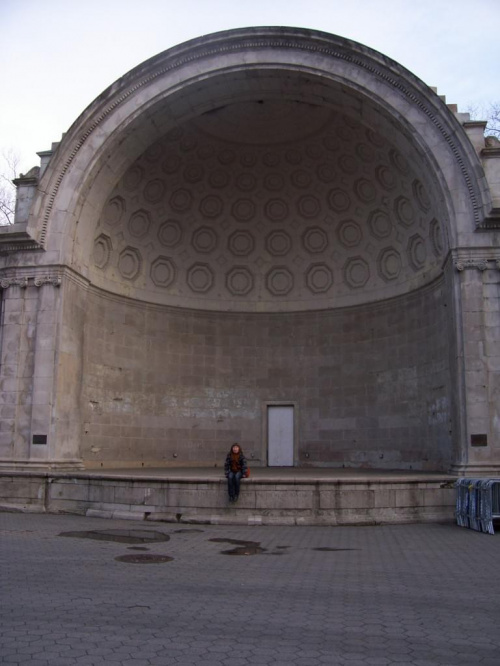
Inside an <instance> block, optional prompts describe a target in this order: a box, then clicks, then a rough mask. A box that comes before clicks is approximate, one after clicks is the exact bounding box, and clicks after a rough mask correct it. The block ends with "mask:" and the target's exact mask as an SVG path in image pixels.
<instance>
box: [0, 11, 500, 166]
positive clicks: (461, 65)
mask: <svg viewBox="0 0 500 666" xmlns="http://www.w3.org/2000/svg"><path fill="white" fill-rule="evenodd" d="M257 25H272V26H276V25H288V26H296V27H305V28H313V29H317V30H324V31H326V32H330V33H333V34H336V35H341V36H342V37H348V38H349V39H353V40H355V41H358V42H361V43H362V44H366V45H367V46H370V47H371V48H373V49H376V50H378V51H381V52H382V53H384V54H385V55H387V56H389V57H391V58H393V59H394V60H396V61H398V62H399V63H400V64H402V65H403V66H405V67H406V68H407V69H409V70H410V71H412V72H413V73H414V74H415V75H417V76H418V77H419V78H421V79H422V80H423V81H424V82H425V83H427V84H428V85H430V86H436V87H437V88H438V92H439V94H444V95H446V98H447V101H448V102H450V103H456V104H458V106H459V109H460V110H462V111H466V110H467V108H468V107H469V106H470V105H471V104H478V105H485V104H487V103H488V102H492V101H499V100H500V67H499V63H500V37H499V28H500V0H350V2H349V0H78V1H77V0H0V27H1V33H0V34H1V35H2V38H1V41H0V63H1V65H0V90H1V102H0V152H4V151H5V150H6V149H9V148H12V149H13V150H14V151H15V152H17V153H18V155H19V156H20V159H21V162H20V165H19V170H20V171H27V170H28V169H29V168H30V167H31V166H34V165H35V164H38V157H37V156H36V152H37V151H41V150H47V149H49V148H50V145H51V143H52V142H53V141H59V140H60V138H61V134H62V133H63V132H64V131H66V130H67V129H68V128H69V126H70V125H71V124H72V122H73V121H74V120H75V119H76V118H77V117H78V116H79V115H80V113H81V112H82V111H83V110H84V109H85V108H86V107H87V106H88V105H89V104H90V103H91V102H92V101H93V99H94V98H95V97H97V96H98V95H99V94H100V93H101V92H102V91H103V90H104V89H105V88H107V87H108V86H109V85H110V84H111V83H113V81H115V80H116V79H117V78H119V77H120V76H122V75H123V74H125V73H126V72H127V71H128V70H130V69H132V68H133V67H135V66H136V65H138V64H139V63H141V62H142V61H143V60H146V59H147V58H150V57H151V56H153V55H155V54H157V53H160V52H161V51H164V50H165V49H168V48H170V47H171V46H174V45H176V44H179V43H181V42H183V41H186V40H187V39H191V38H194V37H199V36H200V35H203V34H207V33H210V32H215V31H218V30H226V29H230V28H239V27H246V26H257Z"/></svg>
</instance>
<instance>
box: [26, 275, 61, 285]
mask: <svg viewBox="0 0 500 666" xmlns="http://www.w3.org/2000/svg"><path fill="white" fill-rule="evenodd" d="M33 279H34V283H35V287H41V286H42V285H44V284H51V285H52V286H53V287H60V286H61V282H62V278H61V276H60V275H44V276H41V277H36V278H33Z"/></svg>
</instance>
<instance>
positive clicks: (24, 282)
mask: <svg viewBox="0 0 500 666" xmlns="http://www.w3.org/2000/svg"><path fill="white" fill-rule="evenodd" d="M14 285H17V286H18V287H21V289H26V287H27V286H28V278H27V277H23V278H2V280H1V281H0V286H1V287H2V289H8V288H9V287H13V286H14Z"/></svg>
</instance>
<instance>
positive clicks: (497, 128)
mask: <svg viewBox="0 0 500 666" xmlns="http://www.w3.org/2000/svg"><path fill="white" fill-rule="evenodd" d="M467 113H469V114H470V117H471V119H472V120H486V129H485V130H484V135H485V136H496V137H497V138H499V139H500V102H490V103H489V104H488V105H486V106H481V105H479V104H469V106H468V107H467Z"/></svg>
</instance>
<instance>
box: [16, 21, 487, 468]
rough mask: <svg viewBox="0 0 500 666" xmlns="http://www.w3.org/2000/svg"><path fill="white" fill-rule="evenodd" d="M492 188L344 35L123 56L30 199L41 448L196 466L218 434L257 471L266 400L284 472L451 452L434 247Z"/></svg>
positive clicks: (452, 139) (452, 430) (456, 352)
mask: <svg viewBox="0 0 500 666" xmlns="http://www.w3.org/2000/svg"><path fill="white" fill-rule="evenodd" d="M491 202H492V197H491V195H490V192H489V189H488V186H487V182H486V179H485V177H484V174H483V172H482V169H481V166H480V163H479V160H478V156H477V152H476V150H475V149H474V146H473V145H472V143H471V142H470V140H469V138H468V136H467V134H466V133H465V132H464V131H463V128H462V126H461V125H460V123H459V122H458V120H457V117H456V115H455V114H454V113H453V112H452V111H451V110H450V109H449V108H448V107H447V106H446V104H445V103H444V101H443V100H442V99H441V98H439V97H438V96H437V95H436V94H435V93H434V92H433V91H432V90H431V89H429V88H428V87H427V86H425V85H424V84H423V83H422V82H421V81H420V80H418V79H417V78H416V77H414V76H413V75H412V74H411V73H410V72H408V71H407V70H405V69H404V68H403V67H402V66H400V65H399V64H397V63H395V62H394V61H392V60H390V59H388V58H386V57H385V56H383V55H382V54H380V53H377V52H375V51H373V50H371V49H369V48H367V47H364V46H362V45H360V44H356V43H353V42H351V41H348V40H345V39H342V38H340V37H335V36H332V35H328V34H325V33H320V32H314V31H309V30H302V29H292V28H255V29H242V30H234V31H228V32H224V33H217V34H214V35H209V36H206V37H202V38H200V39H197V40H192V41H191V42H187V43H186V44H182V45H180V46H178V47H175V48H173V49H170V50H169V51H166V52H164V53H162V54H160V55H158V56H156V57H155V58H152V59H151V60H149V61H147V62H145V63H143V64H142V65H140V66H139V67H137V68H135V69H134V70H132V71H131V72H129V73H128V74H127V75H125V76H124V77H122V78H121V79H120V80H118V81H117V82H116V83H115V84H113V85H112V86H111V87H110V88H109V89H108V90H106V91H105V92H104V93H103V94H102V95H101V96H100V97H99V98H97V99H96V100H95V102H93V103H92V104H91V105H90V106H89V107H88V109H86V110H85V111H84V112H83V114H82V115H81V116H80V117H79V118H78V119H77V120H76V121H75V123H74V124H73V126H72V127H71V128H70V129H69V131H68V132H67V134H66V135H65V136H64V138H63V140H62V142H61V143H60V144H59V146H58V147H57V149H56V151H55V153H54V155H52V157H51V159H50V161H49V163H48V166H47V168H46V169H45V172H44V174H43V176H42V178H41V180H40V183H39V187H38V193H37V194H36V196H35V198H34V201H33V203H32V205H31V208H30V215H29V218H28V221H27V233H29V234H30V236H31V238H33V239H34V240H36V241H37V242H38V244H39V245H40V246H41V247H42V248H43V250H44V252H43V255H40V254H38V255H37V256H38V257H40V256H42V257H43V258H42V259H41V260H40V259H38V261H39V263H40V265H44V266H48V267H50V266H52V267H53V266H58V267H59V268H58V272H59V274H61V275H63V281H62V287H63V289H62V290H60V296H59V297H58V302H57V304H56V305H54V306H53V307H54V311H55V312H57V321H58V323H57V336H58V341H57V345H56V349H55V353H56V356H57V359H58V361H57V363H56V364H55V366H54V375H53V378H52V380H51V384H50V392H51V399H50V401H48V404H47V405H46V416H45V417H44V418H45V420H43V418H42V420H41V421H40V423H42V422H43V423H44V426H43V427H44V428H45V429H46V430H47V432H50V436H49V437H48V442H49V444H48V446H49V447H50V446H52V447H53V448H52V452H50V451H49V449H47V451H46V453H44V455H46V457H47V459H51V458H53V459H59V458H61V459H64V458H65V457H66V458H68V459H69V458H71V459H73V460H77V459H83V461H84V463H85V464H87V465H104V466H105V465H116V464H124V465H137V464H147V465H151V464H162V465H164V464H213V463H214V462H216V461H218V460H219V459H220V457H221V455H222V452H223V451H224V450H225V449H226V448H227V443H228V441H230V440H231V439H238V440H240V441H241V442H242V443H243V445H244V446H245V447H246V449H247V450H248V451H249V452H250V453H251V455H252V457H253V458H254V459H255V461H256V463H257V461H260V462H261V464H265V463H266V456H267V453H266V444H265V439H266V437H265V408H266V405H267V404H273V403H275V402H278V403H290V404H292V403H293V404H294V405H295V406H296V421H297V428H296V430H297V442H296V447H295V464H298V465H308V464H313V465H334V466H342V465H344V466H366V467H373V468H378V467H386V468H391V467H392V468H394V467H396V468H398V467H399V468H413V469H447V468H448V467H450V465H453V464H454V465H456V466H460V465H463V464H465V462H466V461H465V459H464V458H465V457H466V454H465V448H464V447H466V445H465V444H464V442H465V441H466V438H467V433H469V432H470V427H469V426H467V423H466V419H465V417H464V405H465V403H466V402H467V388H466V381H465V376H464V368H463V366H461V365H460V363H458V364H457V362H456V359H457V357H460V356H461V354H462V351H461V349H462V346H463V344H464V341H463V338H462V337H461V335H462V333H461V330H460V326H458V327H457V318H458V319H460V317H462V310H461V308H462V302H461V300H460V298H459V296H458V291H457V289H458V290H459V289H460V288H459V287H458V286H457V284H456V278H457V276H456V273H454V272H453V262H452V259H453V258H454V256H455V255H456V248H460V247H461V246H465V247H469V248H470V247H473V248H475V247H478V248H480V247H481V246H482V244H484V239H479V238H478V235H477V230H478V229H481V228H482V227H484V226H485V224H486V223H485V220H487V217H488V214H489V213H490V209H491ZM454 253H455V255H454ZM492 256H493V255H492ZM488 260H489V255H488V257H487V261H488ZM33 390H35V389H33ZM32 422H33V421H32ZM27 431H28V428H26V432H27ZM263 433H264V434H263ZM31 434H32V433H31ZM31 434H30V435H28V436H29V437H31ZM18 441H22V437H20V439H19V440H18ZM19 446H20V449H19V450H21V449H23V447H22V446H21V445H19ZM29 448H30V447H29V445H26V444H25V445H24V449H23V450H24V451H27V450H28V449H29ZM38 451H39V449H37V450H36V452H37V453H38ZM18 457H22V455H19V456H18ZM41 457H43V456H41Z"/></svg>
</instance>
